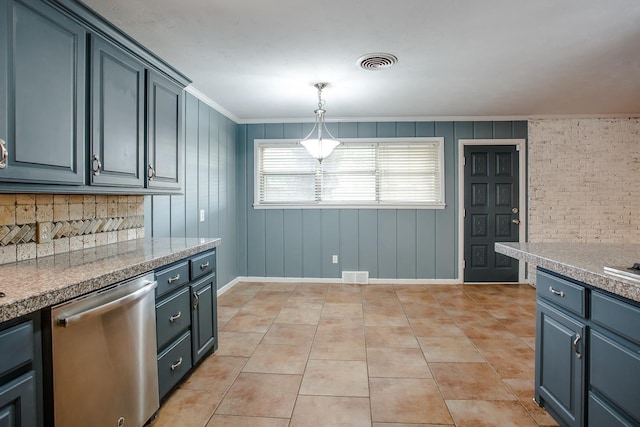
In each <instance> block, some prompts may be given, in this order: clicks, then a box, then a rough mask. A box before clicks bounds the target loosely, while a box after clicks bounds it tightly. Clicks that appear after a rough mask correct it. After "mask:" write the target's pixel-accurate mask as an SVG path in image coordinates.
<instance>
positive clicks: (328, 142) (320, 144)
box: [300, 83, 340, 162]
mask: <svg viewBox="0 0 640 427" xmlns="http://www.w3.org/2000/svg"><path fill="white" fill-rule="evenodd" d="M314 86H315V87H316V89H318V108H317V109H316V110H315V111H314V113H315V114H316V122H315V124H314V125H313V129H311V132H309V134H308V135H307V136H306V137H305V138H304V139H303V140H302V141H300V145H302V146H303V147H304V148H305V149H306V150H307V151H308V152H309V154H310V155H311V156H312V157H313V158H314V159H317V160H318V161H319V162H322V160H324V159H326V158H327V157H329V156H330V155H331V153H333V150H335V148H336V147H337V146H338V145H340V141H338V140H337V139H336V138H334V136H333V135H331V132H329V129H327V125H326V124H325V122H324V115H325V113H326V110H325V109H324V108H322V107H323V106H324V101H323V100H322V89H324V88H325V87H327V83H316V84H315V85H314ZM324 135H326V136H324Z"/></svg>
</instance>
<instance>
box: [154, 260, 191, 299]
mask: <svg viewBox="0 0 640 427" xmlns="http://www.w3.org/2000/svg"><path fill="white" fill-rule="evenodd" d="M156 280H157V281H158V287H157V288H156V297H159V296H161V295H164V294H166V293H167V292H170V291H172V290H173V289H178V288H179V287H180V286H182V285H184V284H185V283H188V282H189V264H187V263H186V262H182V263H180V264H176V265H174V266H172V267H169V268H167V269H165V270H160V271H157V272H156Z"/></svg>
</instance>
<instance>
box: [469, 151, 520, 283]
mask: <svg viewBox="0 0 640 427" xmlns="http://www.w3.org/2000/svg"><path fill="white" fill-rule="evenodd" d="M464 156H465V166H464V188H465V192H464V209H465V217H464V260H465V268H464V281H465V282H517V281H518V261H517V260H515V259H513V258H510V257H507V256H504V255H502V254H498V253H496V252H495V250H494V246H495V245H494V244H495V242H517V241H519V237H518V229H519V226H518V224H519V217H520V214H519V212H518V208H519V206H518V203H519V202H518V201H519V194H518V191H519V185H518V176H519V163H518V151H517V150H516V146H515V145H486V146H484V145H483V146H480V145H477V146H474V145H466V146H465V149H464Z"/></svg>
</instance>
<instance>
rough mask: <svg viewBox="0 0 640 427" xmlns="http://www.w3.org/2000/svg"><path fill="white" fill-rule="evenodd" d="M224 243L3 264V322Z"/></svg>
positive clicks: (124, 245)
mask: <svg viewBox="0 0 640 427" xmlns="http://www.w3.org/2000/svg"><path fill="white" fill-rule="evenodd" d="M219 245H220V239H217V238H216V239H211V238H205V239H199V238H151V239H137V240H129V241H127V242H120V243H115V244H112V245H105V246H98V247H95V248H91V249H83V250H79V251H73V252H68V253H64V254H59V255H53V256H48V257H43V258H38V259H33V260H28V261H20V262H15V263H10V264H3V265H0V291H2V292H4V293H5V294H6V296H5V297H2V298H0V322H4V321H5V320H9V319H13V318H16V317H19V316H22V315H24V314H27V313H31V312H34V311H37V310H40V309H41V308H45V307H49V306H51V305H54V304H58V303H60V302H63V301H66V300H69V299H72V298H75V297H77V296H80V295H82V294H86V293H88V292H92V291H95V290H97V289H100V288H103V287H105V286H108V285H111V284H113V283H117V282H119V281H122V280H126V279H129V278H131V277H134V276H137V275H140V274H143V273H147V272H149V271H151V270H154V269H156V268H159V267H162V266H163V265H167V264H170V263H172V262H174V261H178V260H180V259H183V258H186V257H189V256H191V255H194V254H197V253H198V252H202V251H205V250H207V249H212V248H215V247H216V246H219Z"/></svg>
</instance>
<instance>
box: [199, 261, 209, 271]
mask: <svg viewBox="0 0 640 427" xmlns="http://www.w3.org/2000/svg"><path fill="white" fill-rule="evenodd" d="M207 267H209V262H208V261H207V262H205V263H204V264H200V270H204V269H205V268H207Z"/></svg>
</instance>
